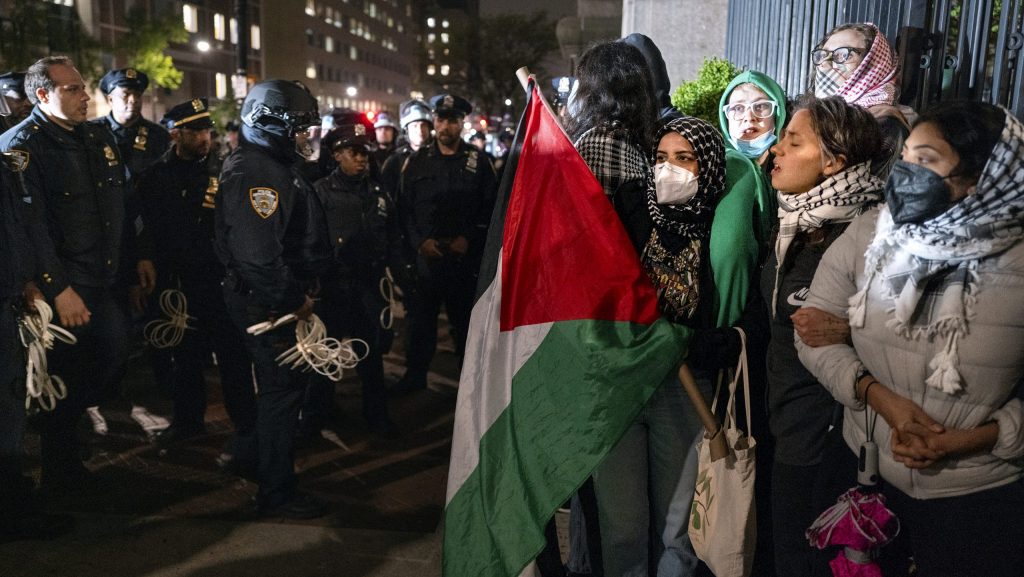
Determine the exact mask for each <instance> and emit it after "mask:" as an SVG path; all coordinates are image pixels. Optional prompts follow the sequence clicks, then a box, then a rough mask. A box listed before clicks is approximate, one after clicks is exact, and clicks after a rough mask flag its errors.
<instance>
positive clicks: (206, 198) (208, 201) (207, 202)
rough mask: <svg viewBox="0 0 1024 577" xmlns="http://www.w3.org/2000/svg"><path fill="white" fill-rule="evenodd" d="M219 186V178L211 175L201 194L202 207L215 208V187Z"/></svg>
mask: <svg viewBox="0 0 1024 577" xmlns="http://www.w3.org/2000/svg"><path fill="white" fill-rule="evenodd" d="M219 187H220V179H218V178H217V177H216V176H211V177H210V182H209V184H208V185H207V186H206V194H204V195H203V208H217V202H216V200H217V189H218V188H219ZM257 212H258V211H257Z"/></svg>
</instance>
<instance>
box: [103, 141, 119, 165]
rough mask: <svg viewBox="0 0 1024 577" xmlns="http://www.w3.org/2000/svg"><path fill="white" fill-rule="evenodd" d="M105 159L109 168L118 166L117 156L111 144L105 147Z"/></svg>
mask: <svg viewBox="0 0 1024 577" xmlns="http://www.w3.org/2000/svg"><path fill="white" fill-rule="evenodd" d="M103 157H104V158H106V159H107V166H117V155H116V154H114V149H113V148H110V145H109V144H104V145H103Z"/></svg>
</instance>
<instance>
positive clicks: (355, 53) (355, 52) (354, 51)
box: [348, 46, 359, 60]
mask: <svg viewBox="0 0 1024 577" xmlns="http://www.w3.org/2000/svg"><path fill="white" fill-rule="evenodd" d="M348 57H349V58H351V59H352V60H359V49H358V48H356V47H355V46H349V47H348Z"/></svg>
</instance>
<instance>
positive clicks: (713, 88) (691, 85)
mask: <svg viewBox="0 0 1024 577" xmlns="http://www.w3.org/2000/svg"><path fill="white" fill-rule="evenodd" d="M739 73H740V69H739V68H736V66H734V65H733V64H732V62H729V61H728V60H725V59H723V58H705V59H704V64H702V65H701V67H700V70H699V71H698V73H697V79H696V80H691V81H689V82H683V83H682V84H680V85H679V87H678V88H676V89H675V92H673V93H672V106H675V107H676V109H678V110H679V111H680V112H682V113H683V114H688V115H690V116H695V117H697V118H701V119H703V120H706V121H708V122H709V123H711V125H712V126H718V101H719V100H720V99H721V98H722V93H723V92H725V88H726V86H728V85H729V82H731V81H732V79H733V78H735V77H736V76H737V75H738V74H739Z"/></svg>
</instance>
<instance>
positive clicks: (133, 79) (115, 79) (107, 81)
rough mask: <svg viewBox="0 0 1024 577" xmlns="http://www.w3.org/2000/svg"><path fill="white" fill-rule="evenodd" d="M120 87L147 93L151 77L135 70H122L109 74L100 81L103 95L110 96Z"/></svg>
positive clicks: (112, 71)
mask: <svg viewBox="0 0 1024 577" xmlns="http://www.w3.org/2000/svg"><path fill="white" fill-rule="evenodd" d="M118 86H124V87H125V88H134V89H135V90H138V91H139V92H145V91H146V88H147V87H148V86H149V76H146V73H145V72H141V71H139V70H136V69H134V68H121V69H120V70H111V71H110V72H107V73H106V74H104V75H103V78H101V79H100V90H101V91H103V94H110V93H111V92H113V91H114V89H115V88H117V87H118Z"/></svg>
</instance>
